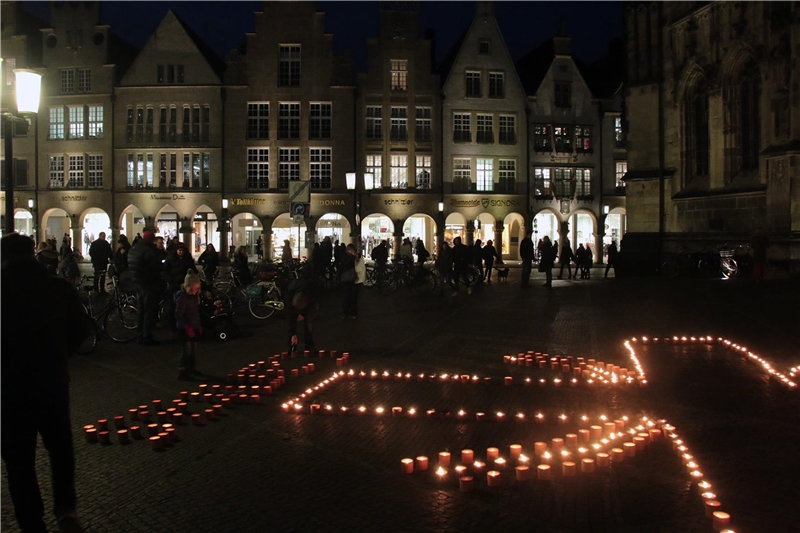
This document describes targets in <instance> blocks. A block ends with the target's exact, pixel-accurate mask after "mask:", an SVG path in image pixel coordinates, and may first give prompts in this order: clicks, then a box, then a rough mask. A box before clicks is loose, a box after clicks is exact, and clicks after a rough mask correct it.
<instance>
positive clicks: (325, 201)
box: [318, 200, 344, 206]
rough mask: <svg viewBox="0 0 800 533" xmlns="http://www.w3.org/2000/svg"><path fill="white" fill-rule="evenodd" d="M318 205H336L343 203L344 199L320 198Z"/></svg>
mask: <svg viewBox="0 0 800 533" xmlns="http://www.w3.org/2000/svg"><path fill="white" fill-rule="evenodd" d="M318 205H322V206H326V205H327V206H331V205H333V206H336V205H344V200H320V201H319V202H318Z"/></svg>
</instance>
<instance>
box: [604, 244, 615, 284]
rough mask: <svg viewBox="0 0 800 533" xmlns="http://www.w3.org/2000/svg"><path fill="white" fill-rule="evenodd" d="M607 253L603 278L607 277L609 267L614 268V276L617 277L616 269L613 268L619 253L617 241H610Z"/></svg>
mask: <svg viewBox="0 0 800 533" xmlns="http://www.w3.org/2000/svg"><path fill="white" fill-rule="evenodd" d="M607 253H608V259H606V274H605V276H603V277H605V278H607V277H608V270H609V269H610V268H611V267H614V275H615V276H616V275H617V267H616V266H615V265H616V264H617V256H618V255H619V251H618V250H617V241H611V244H609V245H608V250H607Z"/></svg>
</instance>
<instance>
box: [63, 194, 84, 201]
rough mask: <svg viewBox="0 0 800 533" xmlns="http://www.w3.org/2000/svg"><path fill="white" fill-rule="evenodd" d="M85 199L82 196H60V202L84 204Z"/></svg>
mask: <svg viewBox="0 0 800 533" xmlns="http://www.w3.org/2000/svg"><path fill="white" fill-rule="evenodd" d="M86 200H87V197H86V196H84V195H82V194H65V195H62V196H61V201H62V202H85V201H86Z"/></svg>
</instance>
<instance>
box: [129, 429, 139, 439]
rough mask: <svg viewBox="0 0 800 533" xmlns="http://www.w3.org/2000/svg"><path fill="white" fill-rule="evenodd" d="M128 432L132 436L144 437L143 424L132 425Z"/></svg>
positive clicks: (136, 437) (135, 437)
mask: <svg viewBox="0 0 800 533" xmlns="http://www.w3.org/2000/svg"><path fill="white" fill-rule="evenodd" d="M128 434H129V435H130V436H131V438H134V439H141V438H142V426H131V427H130V428H129V429H128Z"/></svg>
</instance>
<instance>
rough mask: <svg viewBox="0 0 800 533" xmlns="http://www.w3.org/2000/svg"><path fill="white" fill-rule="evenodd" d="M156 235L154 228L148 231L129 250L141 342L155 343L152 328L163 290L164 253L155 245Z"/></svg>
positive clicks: (147, 344) (129, 268) (144, 343)
mask: <svg viewBox="0 0 800 533" xmlns="http://www.w3.org/2000/svg"><path fill="white" fill-rule="evenodd" d="M155 240H156V236H155V234H154V233H153V232H152V231H145V232H144V235H142V238H141V240H140V241H139V242H137V243H136V244H134V245H133V246H132V247H131V249H130V251H129V252H128V271H129V272H130V277H131V281H132V282H133V284H134V285H135V286H136V308H137V311H138V320H137V324H136V328H137V330H138V332H139V344H142V345H144V346H149V345H154V344H157V342H156V341H155V340H154V339H153V329H154V328H155V325H156V320H157V318H158V300H159V298H161V295H162V294H163V292H164V285H165V283H164V281H163V280H162V278H161V272H162V271H163V264H162V259H163V260H166V258H165V257H164V253H163V252H162V251H161V250H159V249H158V248H157V247H156V244H155Z"/></svg>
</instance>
